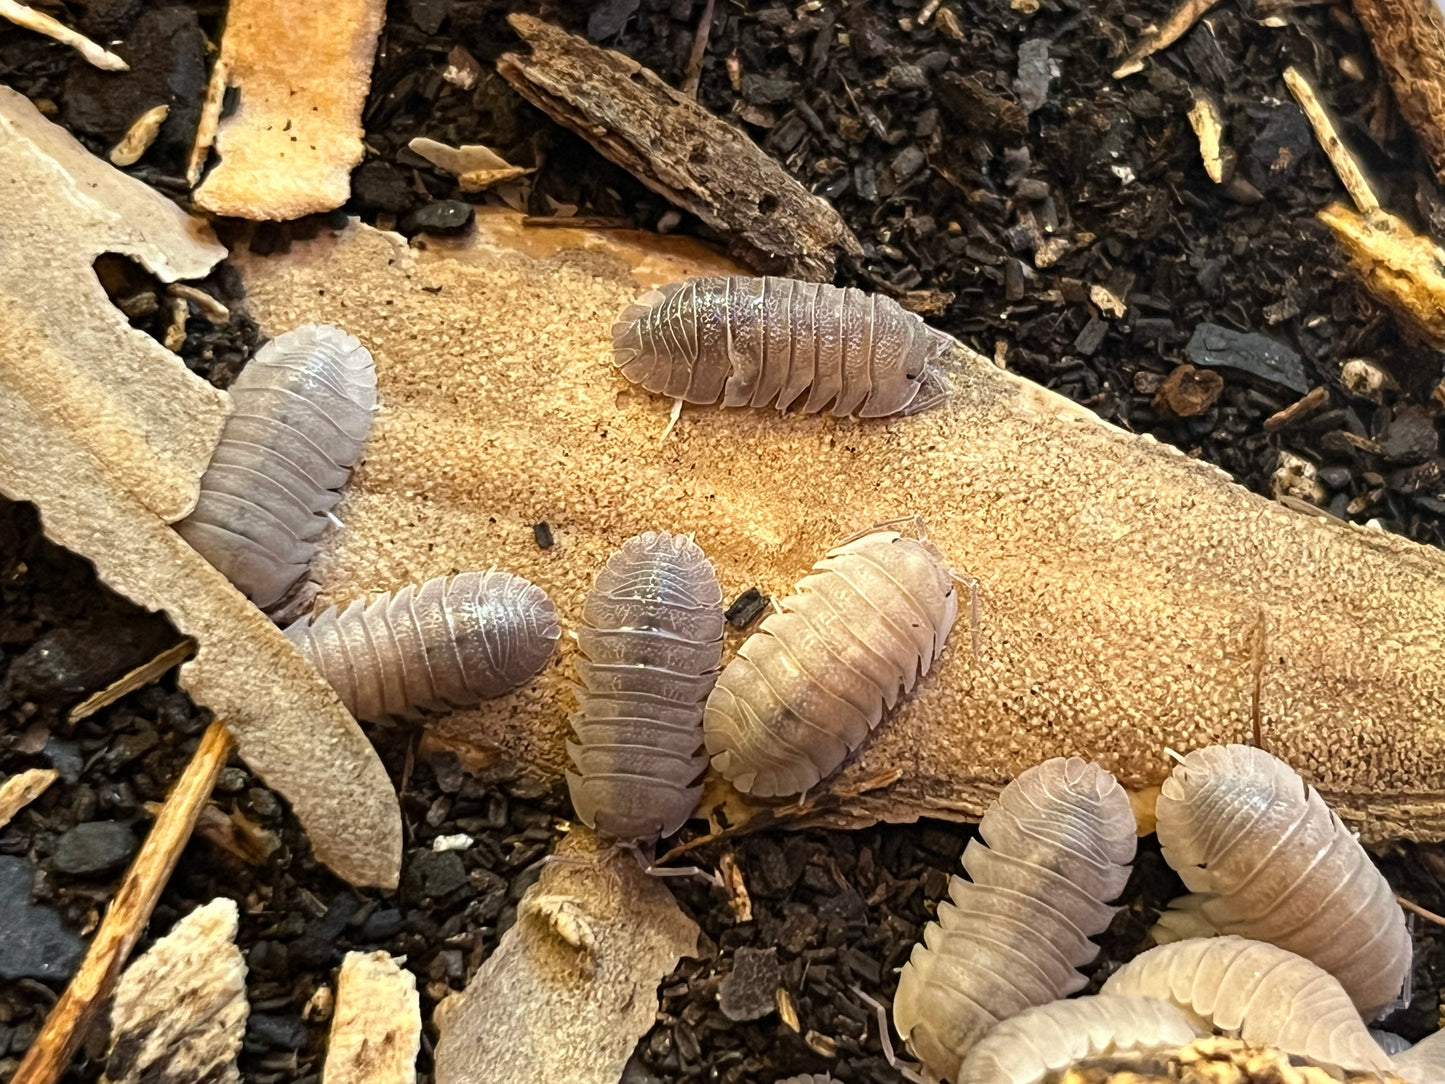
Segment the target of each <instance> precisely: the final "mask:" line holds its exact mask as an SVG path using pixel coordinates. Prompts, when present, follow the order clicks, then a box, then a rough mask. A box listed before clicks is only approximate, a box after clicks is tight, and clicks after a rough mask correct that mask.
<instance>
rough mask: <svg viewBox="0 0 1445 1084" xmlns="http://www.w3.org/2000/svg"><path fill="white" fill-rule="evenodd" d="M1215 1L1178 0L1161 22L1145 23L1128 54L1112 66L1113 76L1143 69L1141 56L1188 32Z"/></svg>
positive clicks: (1143, 57) (1216, 0)
mask: <svg viewBox="0 0 1445 1084" xmlns="http://www.w3.org/2000/svg"><path fill="white" fill-rule="evenodd" d="M1218 2H1219V0H1181V2H1180V3H1179V5H1178V6H1177V7H1176V8H1175V9H1174V10H1173V11H1172V12H1170V13H1169V18H1167V19H1165V20H1164V22H1163V23H1162V24H1160V25H1159V26H1151V27H1149V28H1148V29H1147V30H1145V31H1144V33H1143V34H1141V35H1140V36H1139V41H1138V42H1137V43H1136V44H1135V45H1134V48H1133V49H1131V50H1129V55H1128V56H1126V57H1125V58H1124V59H1123V61H1122V62H1121V63H1120V64H1119V66H1118V67H1117V68H1115V69H1114V78H1115V79H1123V78H1124V77H1125V76H1126V75H1133V74H1135V73H1136V72H1141V71H1143V70H1144V61H1145V60H1147V59H1148V58H1149V57H1151V56H1153V55H1154V54H1155V53H1157V52H1159V51H1160V50H1161V49H1167V48H1169V46H1171V45H1173V44H1174V43H1175V42H1176V41H1178V40H1179V39H1180V38H1182V37H1183V36H1184V35H1185V34H1187V33H1189V31H1190V29H1191V28H1192V27H1193V26H1194V24H1195V23H1197V22H1198V21H1199V20H1200V19H1202V18H1203V17H1204V15H1205V13H1206V12H1207V11H1208V10H1209V9H1210V8H1212V7H1213V6H1214V5H1215V4H1216V3H1218Z"/></svg>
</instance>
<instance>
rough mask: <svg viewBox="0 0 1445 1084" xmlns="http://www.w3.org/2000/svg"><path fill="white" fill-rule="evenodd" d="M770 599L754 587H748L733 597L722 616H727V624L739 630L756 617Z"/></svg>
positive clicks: (765, 607) (764, 608)
mask: <svg viewBox="0 0 1445 1084" xmlns="http://www.w3.org/2000/svg"><path fill="white" fill-rule="evenodd" d="M770 601H772V600H771V599H769V598H768V596H767V595H765V594H763V593H762V592H761V591H759V590H758V589H757V588H756V587H749V588H748V589H747V590H746V591H744V592H743V593H742V594H741V595H739V596H738V597H737V598H735V599H733V603H732V605H731V606H729V607H728V608H727V611H726V612H725V613H724V614H723V617H725V618H727V623H728V624H729V625H731V626H732V627H733V628H735V629H738V630H739V631H741V630H742V629H745V628H747V627H748V626H749V625H751V624H752V623H753V622H754V621H756V620H757V619H758V615H759V614H761V613H762V612H763V611H764V610H766V609H767V608H768V603H769V602H770Z"/></svg>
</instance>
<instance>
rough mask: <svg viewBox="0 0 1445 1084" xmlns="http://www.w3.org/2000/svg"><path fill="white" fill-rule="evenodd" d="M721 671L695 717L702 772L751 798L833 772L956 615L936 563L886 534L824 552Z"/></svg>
mask: <svg viewBox="0 0 1445 1084" xmlns="http://www.w3.org/2000/svg"><path fill="white" fill-rule="evenodd" d="M778 611H779V612H777V613H773V614H770V615H769V616H768V617H767V618H765V619H764V620H763V623H762V625H761V626H760V627H759V628H758V630H757V632H755V633H753V634H752V635H751V636H749V637H748V639H747V640H746V641H745V642H744V643H743V646H742V647H741V648H740V649H739V650H738V653H737V657H736V658H734V659H733V660H732V661H731V662H729V663H728V665H727V668H726V669H724V670H723V673H722V677H721V678H719V679H718V683H717V688H716V689H714V690H713V693H712V696H711V697H709V698H708V702H707V711H706V713H705V715H704V733H705V736H706V738H707V750H708V752H709V753H710V754H711V755H712V763H713V767H714V768H716V769H717V770H718V771H719V772H721V773H722V775H724V776H725V777H726V778H727V779H728V780H729V781H731V783H732V784H733V786H735V787H737V788H738V789H739V790H742V791H747V792H749V793H752V794H756V795H759V796H761V797H772V796H775V795H782V794H799V793H801V792H803V791H805V790H807V789H808V788H809V787H811V786H812V785H813V784H815V783H817V782H818V780H820V779H821V778H823V777H824V776H825V775H828V774H829V773H830V772H832V771H833V770H834V769H835V768H837V767H838V765H840V764H842V763H843V761H844V760H845V759H846V758H847V756H848V754H849V753H851V752H852V751H853V750H855V749H857V748H858V746H859V745H860V744H861V743H862V742H863V739H864V738H866V737H867V736H868V734H869V732H870V731H872V729H873V728H874V727H876V726H877V725H878V723H879V721H880V720H881V719H882V718H883V713H884V712H885V711H886V710H889V709H891V708H893V707H894V706H895V705H896V704H897V703H898V700H899V698H900V697H901V696H903V695H904V694H906V693H908V692H909V691H910V690H911V689H912V688H913V686H914V685H915V684H916V683H917V681H918V679H919V678H920V677H922V676H923V675H924V674H926V673H928V671H929V669H930V668H931V667H932V666H933V664H934V663H935V662H936V661H937V660H938V657H939V655H940V654H941V653H942V651H943V645H944V642H945V641H946V640H947V638H948V633H949V630H950V629H951V628H952V627H953V620H954V617H955V616H956V615H957V613H958V592H957V590H956V588H955V586H954V583H953V579H952V574H951V573H950V571H949V569H948V566H947V565H946V564H945V563H944V560H943V557H942V555H940V554H939V552H938V551H937V550H936V549H934V548H933V547H932V546H930V545H928V544H927V543H926V542H919V541H916V540H914V539H911V538H905V537H903V536H902V535H900V534H898V532H896V531H874V532H872V533H870V534H866V535H864V536H862V537H861V538H856V539H854V540H853V541H851V542H847V543H845V544H844V545H841V546H838V547H837V548H836V549H833V550H831V551H830V552H829V553H828V555H827V556H826V557H824V558H823V560H821V561H819V562H818V563H817V564H816V565H814V566H813V571H812V573H810V574H809V575H808V576H805V577H804V578H803V579H802V580H801V581H800V582H799V583H798V585H797V588H796V589H795V593H794V594H792V595H789V596H788V597H787V598H785V599H783V600H782V601H781V602H780V603H779V604H778Z"/></svg>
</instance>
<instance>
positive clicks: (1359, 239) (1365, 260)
mask: <svg viewBox="0 0 1445 1084" xmlns="http://www.w3.org/2000/svg"><path fill="white" fill-rule="evenodd" d="M1319 219H1320V221H1321V222H1323V223H1324V224H1325V225H1327V226H1329V228H1330V229H1331V230H1332V231H1334V235H1335V240H1336V241H1338V242H1339V243H1340V247H1341V248H1343V249H1344V250H1345V252H1346V253H1347V254H1348V255H1349V257H1350V262H1351V263H1352V264H1353V265H1354V268H1355V271H1356V272H1357V273H1358V274H1359V276H1360V279H1361V282H1362V283H1363V284H1364V286H1365V289H1367V290H1369V291H1370V293H1372V294H1374V295H1375V296H1376V297H1377V298H1379V299H1380V300H1381V301H1383V302H1384V303H1385V304H1387V305H1389V306H1390V308H1391V309H1392V310H1394V312H1395V314H1396V315H1398V316H1400V317H1402V318H1403V320H1404V322H1405V325H1406V327H1407V329H1409V330H1411V331H1413V332H1414V333H1415V334H1417V335H1418V336H1419V337H1420V338H1422V339H1423V340H1424V341H1425V342H1426V343H1428V344H1429V345H1430V346H1433V347H1434V348H1435V349H1437V350H1445V274H1442V273H1441V268H1442V267H1445V249H1442V248H1441V246H1440V245H1438V244H1436V243H1435V241H1434V240H1433V239H1431V238H1430V237H1428V236H1426V235H1423V234H1418V233H1416V232H1415V231H1414V230H1412V229H1411V228H1410V227H1409V226H1408V225H1407V224H1406V223H1405V221H1404V220H1403V219H1401V218H1397V217H1396V216H1395V215H1392V214H1390V213H1389V212H1387V211H1377V212H1376V213H1375V214H1373V215H1370V216H1368V217H1366V216H1364V215H1361V214H1358V213H1356V212H1355V211H1354V210H1353V209H1352V208H1350V207H1348V206H1346V205H1345V204H1343V203H1332V204H1330V205H1329V206H1328V207H1326V208H1324V209H1323V210H1321V211H1320V212H1319Z"/></svg>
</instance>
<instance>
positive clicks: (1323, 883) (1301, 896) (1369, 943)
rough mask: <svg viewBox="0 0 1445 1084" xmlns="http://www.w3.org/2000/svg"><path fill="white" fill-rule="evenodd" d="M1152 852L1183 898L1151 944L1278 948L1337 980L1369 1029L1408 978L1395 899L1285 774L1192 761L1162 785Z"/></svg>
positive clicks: (1252, 764)
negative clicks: (1202, 939) (1181, 941)
mask: <svg viewBox="0 0 1445 1084" xmlns="http://www.w3.org/2000/svg"><path fill="white" fill-rule="evenodd" d="M1155 813H1156V816H1157V818H1158V828H1157V832H1158V835H1159V844H1160V846H1161V848H1162V850H1163V852H1164V860H1165V861H1167V862H1168V863H1169V864H1170V865H1171V866H1173V867H1174V869H1175V870H1177V871H1178V872H1179V875H1180V877H1182V878H1183V879H1184V884H1185V886H1186V887H1188V888H1189V890H1190V891H1191V892H1192V893H1193V895H1189V896H1184V897H1181V898H1180V899H1177V900H1175V901H1174V902H1173V903H1172V904H1171V910H1170V911H1168V912H1166V913H1165V914H1164V915H1163V917H1162V918H1161V919H1160V920H1159V927H1158V928H1156V930H1155V940H1156V941H1158V942H1160V943H1161V944H1162V943H1165V942H1167V941H1170V940H1177V939H1178V937H1179V936H1180V935H1181V934H1182V935H1183V936H1199V935H1205V936H1207V935H1209V934H1213V933H1233V934H1239V935H1240V936H1241V937H1249V938H1252V939H1254V940H1256V941H1268V942H1270V943H1271V944H1275V945H1278V946H1280V947H1281V948H1284V949H1288V950H1289V951H1290V952H1293V953H1296V954H1297V955H1300V956H1303V957H1304V958H1305V959H1307V960H1313V961H1314V962H1315V963H1316V964H1318V965H1319V966H1320V967H1322V968H1324V969H1325V970H1326V971H1328V972H1329V973H1330V974H1331V975H1333V976H1335V978H1337V979H1339V980H1340V985H1341V986H1343V987H1344V988H1345V990H1346V992H1348V993H1349V995H1350V997H1351V998H1352V999H1353V1000H1354V1002H1355V1005H1356V1007H1358V1008H1359V1010H1360V1012H1361V1014H1363V1015H1364V1017H1365V1018H1366V1019H1367V1020H1368V1019H1373V1018H1374V1017H1375V1016H1376V1015H1377V1014H1378V1013H1379V1012H1380V1010H1382V1009H1383V1008H1385V1007H1386V1006H1387V1005H1389V1004H1390V1002H1391V1001H1393V1000H1394V999H1395V998H1397V997H1398V996H1399V994H1400V990H1401V988H1402V986H1403V985H1404V982H1405V979H1406V978H1407V977H1408V976H1409V973H1410V960H1411V945H1410V933H1409V931H1408V930H1407V929H1406V928H1405V914H1404V912H1403V911H1402V910H1401V909H1400V905H1399V904H1398V903H1396V902H1395V894H1394V892H1393V890H1392V889H1391V888H1390V885H1389V884H1388V882H1386V880H1385V878H1384V877H1383V876H1381V875H1380V872H1379V870H1377V869H1376V868H1375V865H1374V863H1373V862H1371V861H1370V856H1369V855H1368V854H1367V853H1366V852H1365V849H1364V848H1363V847H1361V846H1360V844H1359V843H1358V842H1357V841H1356V839H1355V837H1354V836H1353V835H1351V834H1350V830H1349V829H1348V828H1346V827H1345V825H1344V824H1343V823H1342V822H1341V821H1340V818H1339V817H1338V816H1336V815H1335V814H1334V812H1333V811H1331V810H1330V808H1329V806H1327V805H1326V804H1325V800H1324V799H1323V798H1321V797H1320V795H1319V792H1318V791H1316V790H1315V789H1314V787H1311V786H1308V785H1306V784H1305V781H1304V780H1303V779H1301V778H1300V777H1299V776H1298V775H1297V774H1296V773H1295V771H1294V769H1292V768H1291V767H1290V766H1289V765H1288V764H1285V763H1284V762H1283V761H1281V760H1279V759H1278V758H1276V757H1273V756H1271V755H1270V754H1269V753H1266V752H1265V751H1264V750H1262V749H1255V748H1253V747H1251V746H1247V745H1216V746H1210V747H1208V748H1205V749H1199V750H1196V751H1195V752H1193V753H1190V754H1189V755H1188V756H1186V757H1185V758H1184V759H1183V761H1182V762H1181V763H1180V764H1178V765H1177V766H1176V767H1175V768H1174V771H1173V773H1172V774H1171V775H1170V777H1169V778H1168V779H1167V780H1166V781H1165V783H1164V786H1163V788H1162V790H1161V792H1160V795H1159V801H1158V804H1157V807H1156V810H1155Z"/></svg>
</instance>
